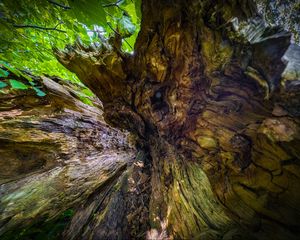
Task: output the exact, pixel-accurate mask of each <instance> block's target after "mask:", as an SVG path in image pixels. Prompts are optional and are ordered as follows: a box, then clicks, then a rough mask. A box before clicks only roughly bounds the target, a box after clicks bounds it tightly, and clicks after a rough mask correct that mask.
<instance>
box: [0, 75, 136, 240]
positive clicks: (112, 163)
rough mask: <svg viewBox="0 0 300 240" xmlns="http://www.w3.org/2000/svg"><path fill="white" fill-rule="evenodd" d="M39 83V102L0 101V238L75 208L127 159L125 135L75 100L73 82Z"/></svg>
mask: <svg viewBox="0 0 300 240" xmlns="http://www.w3.org/2000/svg"><path fill="white" fill-rule="evenodd" d="M41 81H42V87H43V89H44V91H45V92H46V93H47V95H46V96H45V97H38V96H36V95H35V92H34V91H30V90H26V91H24V90H15V91H14V92H12V93H10V94H2V95H1V96H0V98H1V101H0V109H1V110H0V156H1V157H0V184H1V185H0V226H1V228H0V235H2V234H4V236H5V233H6V232H7V231H8V233H9V232H11V233H12V236H14V237H16V238H17V236H18V234H17V233H16V232H15V233H14V232H12V231H13V230H14V231H16V230H17V231H18V233H21V232H22V230H24V229H26V228H28V227H30V225H32V224H35V223H39V224H42V223H43V222H44V221H51V220H52V219H55V218H56V217H57V216H59V215H60V214H61V213H62V212H64V211H65V210H66V209H69V208H73V209H74V208H76V207H77V206H78V205H80V204H83V203H84V202H85V201H86V199H87V198H88V197H89V196H90V195H92V194H93V193H94V192H97V191H99V190H98V189H101V188H104V187H106V185H107V183H108V182H109V181H112V182H113V179H118V177H119V176H121V175H122V174H123V172H124V171H125V170H126V168H127V165H129V164H130V163H131V162H132V161H133V159H134V155H135V150H134V148H133V147H131V145H130V144H129V142H128V134H127V133H125V132H121V131H119V130H116V129H113V128H111V127H109V126H108V125H107V124H106V123H105V122H104V120H103V117H102V111H101V110H100V109H99V108H96V107H92V106H89V105H86V104H84V103H82V102H81V101H80V100H79V99H77V98H75V96H76V95H74V94H75V93H74V91H75V90H74V89H73V88H72V84H68V83H67V82H64V81H60V83H59V82H58V81H59V79H56V81H53V80H51V79H50V78H47V77H42V80H41ZM77 87H78V86H77ZM97 101H99V100H97V99H94V102H95V104H97ZM99 104H100V103H99ZM103 185H104V186H103ZM94 194H95V193H94ZM8 233H6V234H8Z"/></svg>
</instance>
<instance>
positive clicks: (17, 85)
mask: <svg viewBox="0 0 300 240" xmlns="http://www.w3.org/2000/svg"><path fill="white" fill-rule="evenodd" d="M9 83H10V85H11V87H12V88H13V89H22V90H25V89H28V86H26V85H25V84H24V83H22V82H20V81H18V80H14V79H9Z"/></svg>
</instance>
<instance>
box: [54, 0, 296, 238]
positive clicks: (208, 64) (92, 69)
mask: <svg viewBox="0 0 300 240" xmlns="http://www.w3.org/2000/svg"><path fill="white" fill-rule="evenodd" d="M142 14H143V20H142V24H141V32H140V33H139V36H138V39H137V43H136V45H135V53H134V55H126V54H123V53H122V52H121V51H120V49H118V46H109V45H108V43H103V45H102V46H101V47H99V49H92V48H87V47H84V46H82V45H80V43H77V44H76V45H74V46H72V47H68V49H66V50H65V51H59V50H56V55H57V58H58V59H59V61H60V62H61V63H62V64H64V65H65V66H66V67H67V68H69V69H70V70H71V71H73V72H75V73H76V74H77V75H78V76H79V78H80V79H81V80H82V81H83V82H84V83H85V84H86V85H87V86H89V88H90V89H91V90H92V91H93V92H94V93H95V94H96V95H97V96H98V97H99V99H100V100H101V101H102V102H103V111H104V116H105V120H106V121H107V122H109V123H110V124H112V125H113V126H115V127H118V128H120V129H126V130H129V131H130V132H132V133H133V134H134V135H135V138H136V139H137V147H138V149H139V150H140V152H141V153H144V154H145V157H142V158H141V159H140V160H139V159H138V158H136V159H135V164H134V165H132V166H131V167H129V168H128V169H127V171H126V173H123V174H120V176H119V177H114V178H111V180H110V181H108V182H106V183H105V184H102V187H101V188H98V189H97V190H96V191H95V192H94V193H93V194H92V195H90V196H89V198H88V200H87V201H86V202H85V203H84V204H83V205H82V206H80V207H79V208H78V209H77V213H76V214H75V216H74V217H73V219H72V221H71V223H70V225H69V226H68V227H67V228H66V230H65V232H64V237H65V239H91V238H92V239H116V238H125V239H126V238H130V237H131V238H139V237H145V236H146V237H147V238H148V239H165V238H170V239H191V238H193V239H194V238H200V239H236V238H240V239H298V238H299V229H300V226H299V223H300V221H299V220H300V194H299V191H298V186H299V183H300V180H299V170H300V169H299V159H300V152H299V151H300V148H299V146H300V122H299V121H300V119H299V106H300V105H299V103H300V97H299V91H297V89H298V86H299V84H298V82H299V79H298V74H297V72H298V71H295V72H296V74H292V77H291V74H289V73H291V70H289V69H291V68H288V69H287V70H286V71H285V72H284V75H283V77H282V72H283V70H284V68H285V63H284V62H283V61H282V60H281V59H282V56H283V54H284V52H285V51H286V50H287V48H288V47H289V44H290V34H289V33H287V32H285V31H283V30H282V29H281V28H278V27H269V26H266V25H265V24H264V23H263V22H262V20H261V19H260V18H259V16H257V14H256V9H255V5H254V3H253V1H250V0H242V1H226V2H224V1H218V0H215V1H191V0H188V1H186V0H185V1H184V0H174V1H155V0H147V1H143V4H142ZM288 53H289V52H288ZM297 56H298V55H297ZM288 57H289V58H291V54H288ZM297 61H298V60H297ZM293 66H298V65H297V64H296V65H293ZM297 68H298V67H296V69H297ZM71 119H72V118H71ZM71 122H73V121H71ZM114 131H116V130H114ZM84 135H85V134H84ZM126 151H128V150H126ZM83 153H85V151H84V152H83ZM85 158H86V157H84V159H85ZM100 165H101V164H100ZM134 166H137V167H134ZM149 169H151V172H150V170H149ZM114 176H116V175H114ZM99 177H100V176H99ZM150 178H151V183H150ZM147 186H150V187H151V189H148V188H147ZM140 189H147V190H145V191H144V190H140ZM149 196H150V199H149ZM144 198H145V199H146V200H145V201H144ZM130 203H133V204H132V207H131V208H128V206H129V205H130ZM134 219H138V221H134ZM142 222H144V223H142Z"/></svg>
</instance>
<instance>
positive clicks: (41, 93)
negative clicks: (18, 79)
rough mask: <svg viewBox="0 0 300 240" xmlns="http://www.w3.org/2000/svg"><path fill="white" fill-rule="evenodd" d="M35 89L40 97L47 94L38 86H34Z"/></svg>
mask: <svg viewBox="0 0 300 240" xmlns="http://www.w3.org/2000/svg"><path fill="white" fill-rule="evenodd" d="M33 89H34V90H35V92H36V95H38V96H39V97H44V96H46V93H44V92H43V91H42V90H40V89H38V88H37V87H33Z"/></svg>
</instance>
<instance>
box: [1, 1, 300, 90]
mask: <svg viewBox="0 0 300 240" xmlns="http://www.w3.org/2000/svg"><path fill="white" fill-rule="evenodd" d="M257 6H258V9H259V12H260V13H261V14H262V15H263V16H264V18H265V20H266V22H268V23H269V24H271V25H283V26H284V27H285V28H286V29H288V30H289V31H291V32H292V33H293V36H294V40H295V41H296V42H298V41H299V22H300V3H299V2H298V1H297V0H291V1H282V0H257ZM140 8H141V0H31V1H29V0H21V1H10V0H3V1H1V2H0V49H1V50H0V59H1V63H2V64H6V66H7V65H9V66H11V67H13V68H17V69H21V70H28V71H30V72H32V73H33V74H48V75H54V76H59V77H61V78H64V79H68V80H70V81H75V82H79V83H80V81H79V80H78V78H77V76H76V75H75V74H73V73H71V72H70V71H68V70H67V69H65V68H64V67H63V66H62V65H61V64H60V63H59V62H58V61H57V59H56V58H55V56H54V54H53V48H58V49H63V48H65V47H66V46H68V45H71V44H73V43H74V42H75V41H76V40H77V41H80V42H81V43H83V44H85V45H86V46H89V45H94V46H95V47H97V45H99V44H101V42H103V41H104V40H105V39H109V38H110V37H112V36H114V35H116V34H117V35H120V36H121V37H122V50H123V51H125V52H131V53H132V52H133V48H134V44H135V40H136V37H137V34H138V32H139V27H140V21H141V9H140ZM0 87H1V86H0Z"/></svg>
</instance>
